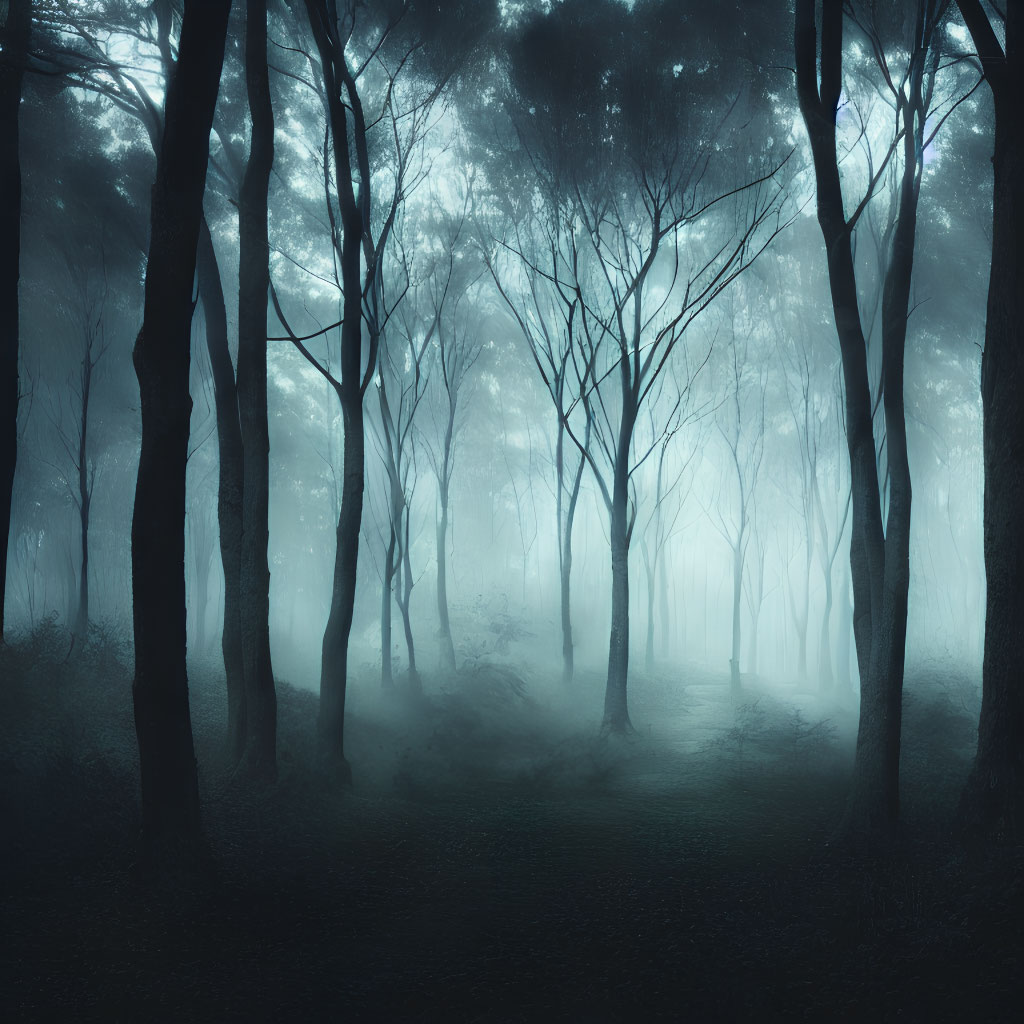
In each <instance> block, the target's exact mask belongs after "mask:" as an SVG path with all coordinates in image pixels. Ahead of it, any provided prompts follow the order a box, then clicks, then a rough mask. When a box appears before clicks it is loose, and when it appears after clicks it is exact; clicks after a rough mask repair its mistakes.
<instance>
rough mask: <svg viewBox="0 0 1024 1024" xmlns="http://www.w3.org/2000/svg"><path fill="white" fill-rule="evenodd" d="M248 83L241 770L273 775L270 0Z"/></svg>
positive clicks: (251, 50)
mask: <svg viewBox="0 0 1024 1024" xmlns="http://www.w3.org/2000/svg"><path fill="white" fill-rule="evenodd" d="M245 83H246V91H247V93H248V97H249V115H250V118H251V121H252V137H251V143H250V148H249V160H248V163H247V164H246V168H245V174H244V176H243V178H242V187H241V190H240V192H239V198H238V238H239V262H238V385H237V386H238V415H239V423H240V425H241V431H242V455H243V479H244V482H245V486H244V491H243V495H242V603H241V629H242V664H243V678H244V680H245V751H244V753H243V765H244V770H245V771H246V772H247V773H248V774H250V775H251V776H252V777H254V778H257V779H261V780H267V779H273V778H274V777H275V776H276V775H277V751H276V746H277V697H276V694H275V692H274V672H273V666H272V665H271V660H270V625H269V620H270V566H269V563H268V562H267V543H268V540H269V529H268V518H267V517H268V509H269V503H270V435H269V431H268V427H267V294H268V291H269V289H270V246H269V240H268V235H267V200H268V195H269V188H270V170H271V167H272V166H273V163H274V113H273V108H272V106H271V100H270V78H269V69H268V68H267V0H248V2H247V5H246V18H245Z"/></svg>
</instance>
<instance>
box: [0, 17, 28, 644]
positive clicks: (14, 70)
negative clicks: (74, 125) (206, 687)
mask: <svg viewBox="0 0 1024 1024" xmlns="http://www.w3.org/2000/svg"><path fill="white" fill-rule="evenodd" d="M31 30H32V3H31V0H10V2H9V3H8V4H7V17H6V20H5V22H4V23H3V24H2V25H0V42H2V44H3V45H2V50H0V410H2V412H0V641H2V640H3V635H4V623H5V612H6V607H7V548H8V543H9V538H10V533H11V499H12V496H13V491H14V470H15V467H16V465H17V462H18V398H19V393H18V334H19V322H18V278H19V275H20V264H21V158H20V146H19V129H18V112H19V108H20V106H21V86H22V80H23V78H24V72H25V61H26V59H27V55H28V46H29V36H30V34H31Z"/></svg>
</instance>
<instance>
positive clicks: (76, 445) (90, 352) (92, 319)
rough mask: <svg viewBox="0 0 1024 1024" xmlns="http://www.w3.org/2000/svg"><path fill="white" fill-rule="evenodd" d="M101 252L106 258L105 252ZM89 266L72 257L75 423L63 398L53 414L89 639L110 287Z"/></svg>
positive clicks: (80, 619) (77, 630)
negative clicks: (94, 427)
mask: <svg viewBox="0 0 1024 1024" xmlns="http://www.w3.org/2000/svg"><path fill="white" fill-rule="evenodd" d="M79 255H80V256H81V255H85V254H81V253H80V254H79ZM100 256H101V263H102V256H103V254H102V251H101V253H100ZM87 268H88V264H87V265H86V266H82V265H81V264H75V263H72V261H71V259H70V258H69V259H68V271H69V275H70V278H71V282H72V289H73V291H74V292H76V293H77V294H76V309H75V318H76V319H77V320H78V323H77V324H76V327H77V333H78V338H79V345H80V349H79V351H80V352H81V360H80V361H79V365H78V368H77V373H75V374H73V375H72V377H71V379H70V380H69V382H68V392H69V401H70V403H71V406H72V408H71V410H70V411H71V413H72V415H73V426H71V427H68V426H67V425H66V424H65V422H64V418H63V415H62V412H63V401H61V403H60V406H59V408H58V412H57V415H56V417H55V418H54V419H55V425H56V427H57V433H58V435H59V437H60V443H61V447H62V448H63V449H64V454H65V456H66V458H67V464H68V466H69V467H70V469H71V473H64V472H62V476H63V477H64V481H65V483H66V484H67V487H68V492H69V493H70V495H71V500H72V502H73V503H74V506H75V510H76V511H77V512H78V525H79V537H80V545H81V560H80V562H79V573H78V603H77V610H76V612H75V621H74V635H75V637H77V638H79V639H85V638H86V636H87V635H88V632H89V513H90V509H91V507H92V492H93V485H94V484H95V482H96V463H95V459H94V457H93V455H92V453H91V450H90V446H89V407H90V403H91V401H92V397H93V384H94V380H95V377H94V375H95V372H96V368H97V366H98V365H99V363H100V360H101V359H102V358H103V356H104V355H105V354H106V352H107V348H108V344H107V340H106V336H105V334H104V326H103V307H104V304H105V302H106V298H107V292H108V284H107V279H106V269H105V267H104V269H103V271H102V274H103V281H102V284H100V285H98V286H97V285H96V284H94V282H93V281H92V280H91V279H90V274H89V270H88V269H87ZM69 476H71V477H73V478H74V483H73V484H72V482H71V481H70V480H69V479H68V477H69Z"/></svg>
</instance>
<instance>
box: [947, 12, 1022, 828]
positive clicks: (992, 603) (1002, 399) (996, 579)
mask: <svg viewBox="0 0 1024 1024" xmlns="http://www.w3.org/2000/svg"><path fill="white" fill-rule="evenodd" d="M957 2H958V5H959V7H960V13H961V14H962V15H963V19H964V21H965V22H966V24H967V28H968V29H969V31H970V33H971V37H972V39H973V40H974V45H975V48H976V49H977V52H978V57H979V59H980V60H981V65H982V69H983V71H984V75H985V79H986V81H987V82H988V83H989V87H990V89H991V90H992V98H993V100H994V102H995V139H994V151H993V156H992V171H993V221H992V271H991V277H990V278H989V290H988V311H987V315H986V319H985V350H984V354H983V356H982V361H981V400H982V419H983V429H984V447H983V458H984V467H985V498H984V533H985V576H986V594H985V598H986V600H985V606H986V616H985V641H984V645H985V646H984V660H983V667H982V702H981V718H980V721H979V724H978V748H977V753H976V755H975V759H974V765H973V767H972V769H971V774H970V777H969V779H968V781H967V785H966V787H965V789H964V794H963V798H962V800H961V804H960V820H961V823H962V825H963V827H964V828H965V829H966V830H969V831H970V832H972V833H975V834H979V833H980V834H984V835H1003V836H1006V837H1012V838H1018V839H1019V838H1020V836H1021V835H1022V834H1024V685H1022V679H1024V644H1022V643H1021V642H1020V624H1021V622H1022V621H1024V588H1022V587H1021V578H1022V576H1024V537H1022V536H1021V530H1020V520H1021V515H1022V512H1024V472H1022V471H1021V465H1022V461H1024V450H1022V445H1024V402H1022V401H1021V395H1022V394H1024V361H1022V359H1024V343H1022V341H1021V323H1022V317H1024V308H1022V305H1021V304H1022V302H1024V257H1022V229H1021V220H1020V211H1021V210H1022V209H1024V146H1022V135H1021V131H1020V128H1019V125H1018V117H1019V110H1020V101H1021V97H1022V95H1024V60H1022V59H1021V47H1022V46H1024V10H1022V9H1021V5H1020V4H1019V3H1009V4H1007V5H1006V6H1005V18H1004V17H1003V15H1001V14H1000V13H999V8H998V7H997V6H995V5H993V10H994V11H995V14H994V15H990V14H988V13H987V12H986V10H985V8H984V7H983V5H982V4H981V2H980V0H957ZM997 19H998V20H1003V22H1004V25H1005V39H1004V43H1003V44H1002V45H1000V43H999V38H998V36H997V34H996V24H997Z"/></svg>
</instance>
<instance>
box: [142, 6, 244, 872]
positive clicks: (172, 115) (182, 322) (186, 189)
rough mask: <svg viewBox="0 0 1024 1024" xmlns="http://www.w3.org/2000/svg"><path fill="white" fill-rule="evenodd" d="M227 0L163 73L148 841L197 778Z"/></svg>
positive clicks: (151, 383)
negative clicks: (202, 311)
mask: <svg viewBox="0 0 1024 1024" xmlns="http://www.w3.org/2000/svg"><path fill="white" fill-rule="evenodd" d="M230 7H231V4H230V0H208V2H205V3H200V2H199V0H185V8H184V14H183V17H182V23H181V35H180V41H179V47H178V60H177V62H176V64H175V66H174V70H173V72H172V73H171V76H170V80H169V81H168V85H167V95H166V103H165V107H164V118H163V129H162V133H161V144H160V149H159V152H158V155H157V170H156V180H155V183H154V185H153V192H152V207H151V211H150V232H151V234H150V246H149V262H148V265H147V268H146V284H145V304H144V310H143V322H142V329H141V330H140V332H139V336H138V338H137V340H136V343H135V351H134V357H133V358H134V363H135V372H136V376H137V377H138V380H139V392H140V402H141V412H142V450H141V453H140V456H139V472H138V479H137V482H136V489H135V508H134V513H133V516H132V597H133V602H132V604H133V620H134V630H135V679H134V682H133V684H132V696H133V699H134V705H135V730H136V735H137V737H138V743H139V768H140V772H141V776H142V828H143V839H144V843H145V845H146V847H147V849H148V851H149V852H150V853H151V854H153V853H159V851H160V849H161V848H163V849H167V848H168V847H172V846H174V845H176V844H177V843H180V842H184V843H185V844H186V845H193V844H195V843H196V842H198V840H199V838H200V834H201V826H200V814H199V787H198V779H197V774H196V761H195V751H194V747H193V743H192V724H191V718H190V715H189V699H188V677H187V672H186V667H185V573H184V563H185V463H186V459H187V455H188V437H189V413H190V411H191V406H192V401H191V399H190V398H189V393H188V377H189V372H188V371H189V336H190V328H191V319H192V284H193V277H194V274H195V266H196V247H197V245H198V242H199V229H200V221H201V219H202V204H203V190H204V188H205V183H206V169H207V161H208V156H209V137H210V128H211V125H212V123H213V109H214V105H215V103H216V100H217V90H218V86H219V83H220V72H221V65H222V62H223V59H224V43H225V37H226V34H227V23H228V13H229V11H230Z"/></svg>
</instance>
